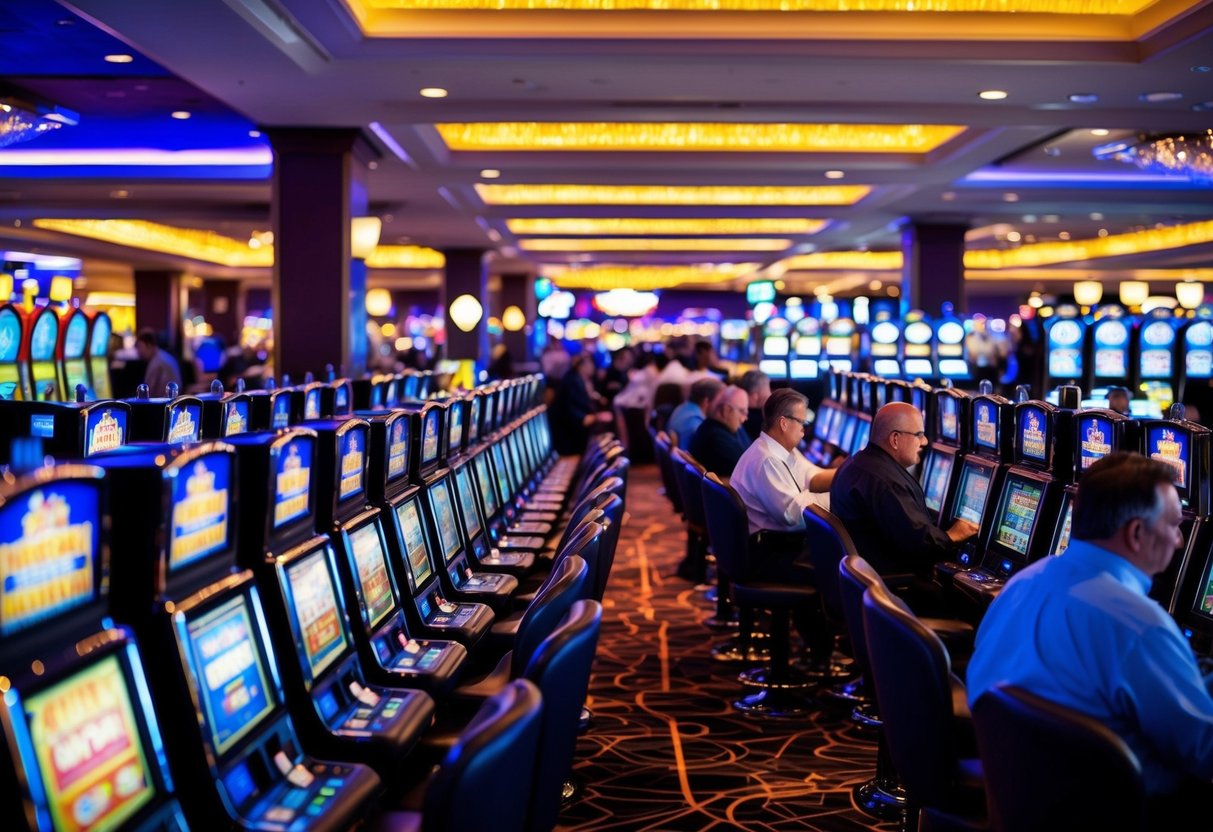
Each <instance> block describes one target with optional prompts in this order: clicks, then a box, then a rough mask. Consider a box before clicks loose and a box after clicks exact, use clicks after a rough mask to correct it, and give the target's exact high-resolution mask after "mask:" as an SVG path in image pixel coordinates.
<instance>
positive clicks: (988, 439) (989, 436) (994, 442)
mask: <svg viewBox="0 0 1213 832" xmlns="http://www.w3.org/2000/svg"><path fill="white" fill-rule="evenodd" d="M990 410H991V407H990V406H989V405H983V406H981V407H979V408H978V410H977V441H978V443H980V444H982V445H985V446H986V447H988V448H996V447H998V425H997V424H996V423H994V422H993V421H991V420H990Z"/></svg>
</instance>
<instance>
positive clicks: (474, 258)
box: [440, 248, 489, 368]
mask: <svg viewBox="0 0 1213 832" xmlns="http://www.w3.org/2000/svg"><path fill="white" fill-rule="evenodd" d="M443 255H444V256H445V257H446V278H445V280H443V282H442V294H441V296H440V297H441V305H442V314H443V316H444V318H445V320H446V357H447V358H450V359H453V360H456V361H461V360H467V359H471V360H473V361H475V362H476V363H477V364H478V365H479V367H481V368H483V367H484V366H485V365H486V364H487V363H488V360H489V330H488V324H487V321H488V317H489V311H488V303H489V272H488V266H487V265H486V264H485V262H484V259H485V258H484V251H483V250H481V249H478V248H450V249H446V250H445V251H443ZM460 295H471V296H472V297H474V298H475V299H476V300H477V301H479V302H480V304H481V306H482V307H484V311H483V313H482V314H481V315H480V320H479V321H478V322H477V323H476V326H474V327H473V328H472V331H471V332H464V331H463V330H461V329H460V328H459V327H457V326H455V324H454V322H452V321H451V314H450V307H451V301H453V300H455V298H457V297H459V296H460Z"/></svg>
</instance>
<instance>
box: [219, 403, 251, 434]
mask: <svg viewBox="0 0 1213 832" xmlns="http://www.w3.org/2000/svg"><path fill="white" fill-rule="evenodd" d="M223 408H224V417H223V435H224V436H238V435H239V434H242V433H248V410H249V403H248V400H247V399H238V400H235V401H230V402H227V403H226V404H224V405H223Z"/></svg>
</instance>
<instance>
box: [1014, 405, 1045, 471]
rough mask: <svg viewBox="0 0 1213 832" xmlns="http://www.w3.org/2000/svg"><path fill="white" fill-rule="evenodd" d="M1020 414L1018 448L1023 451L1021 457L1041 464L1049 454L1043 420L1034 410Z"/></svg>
mask: <svg viewBox="0 0 1213 832" xmlns="http://www.w3.org/2000/svg"><path fill="white" fill-rule="evenodd" d="M1021 413H1022V414H1023V415H1022V418H1021V424H1020V428H1019V431H1020V432H1019V436H1020V442H1019V446H1020V448H1021V449H1022V451H1023V455H1024V456H1026V457H1031V458H1032V459H1038V460H1040V461H1041V462H1043V461H1044V460H1045V459H1046V458H1047V457H1048V453H1049V446H1048V439H1047V437H1046V436H1045V432H1044V427H1043V419H1042V418H1041V415H1040V413H1039V412H1037V411H1035V410H1023V411H1021Z"/></svg>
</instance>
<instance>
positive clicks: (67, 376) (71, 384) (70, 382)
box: [63, 358, 92, 401]
mask: <svg viewBox="0 0 1213 832" xmlns="http://www.w3.org/2000/svg"><path fill="white" fill-rule="evenodd" d="M63 380H64V382H65V383H66V384H67V389H66V390H65V391H64V393H65V394H66V395H67V398H68V399H70V400H71V401H75V400H76V387H77V386H79V387H83V388H84V389H85V390H89V383H88V361H87V359H84V358H69V359H67V360H65V361H64V362H63ZM89 392H90V393H91V392H92V391H89Z"/></svg>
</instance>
